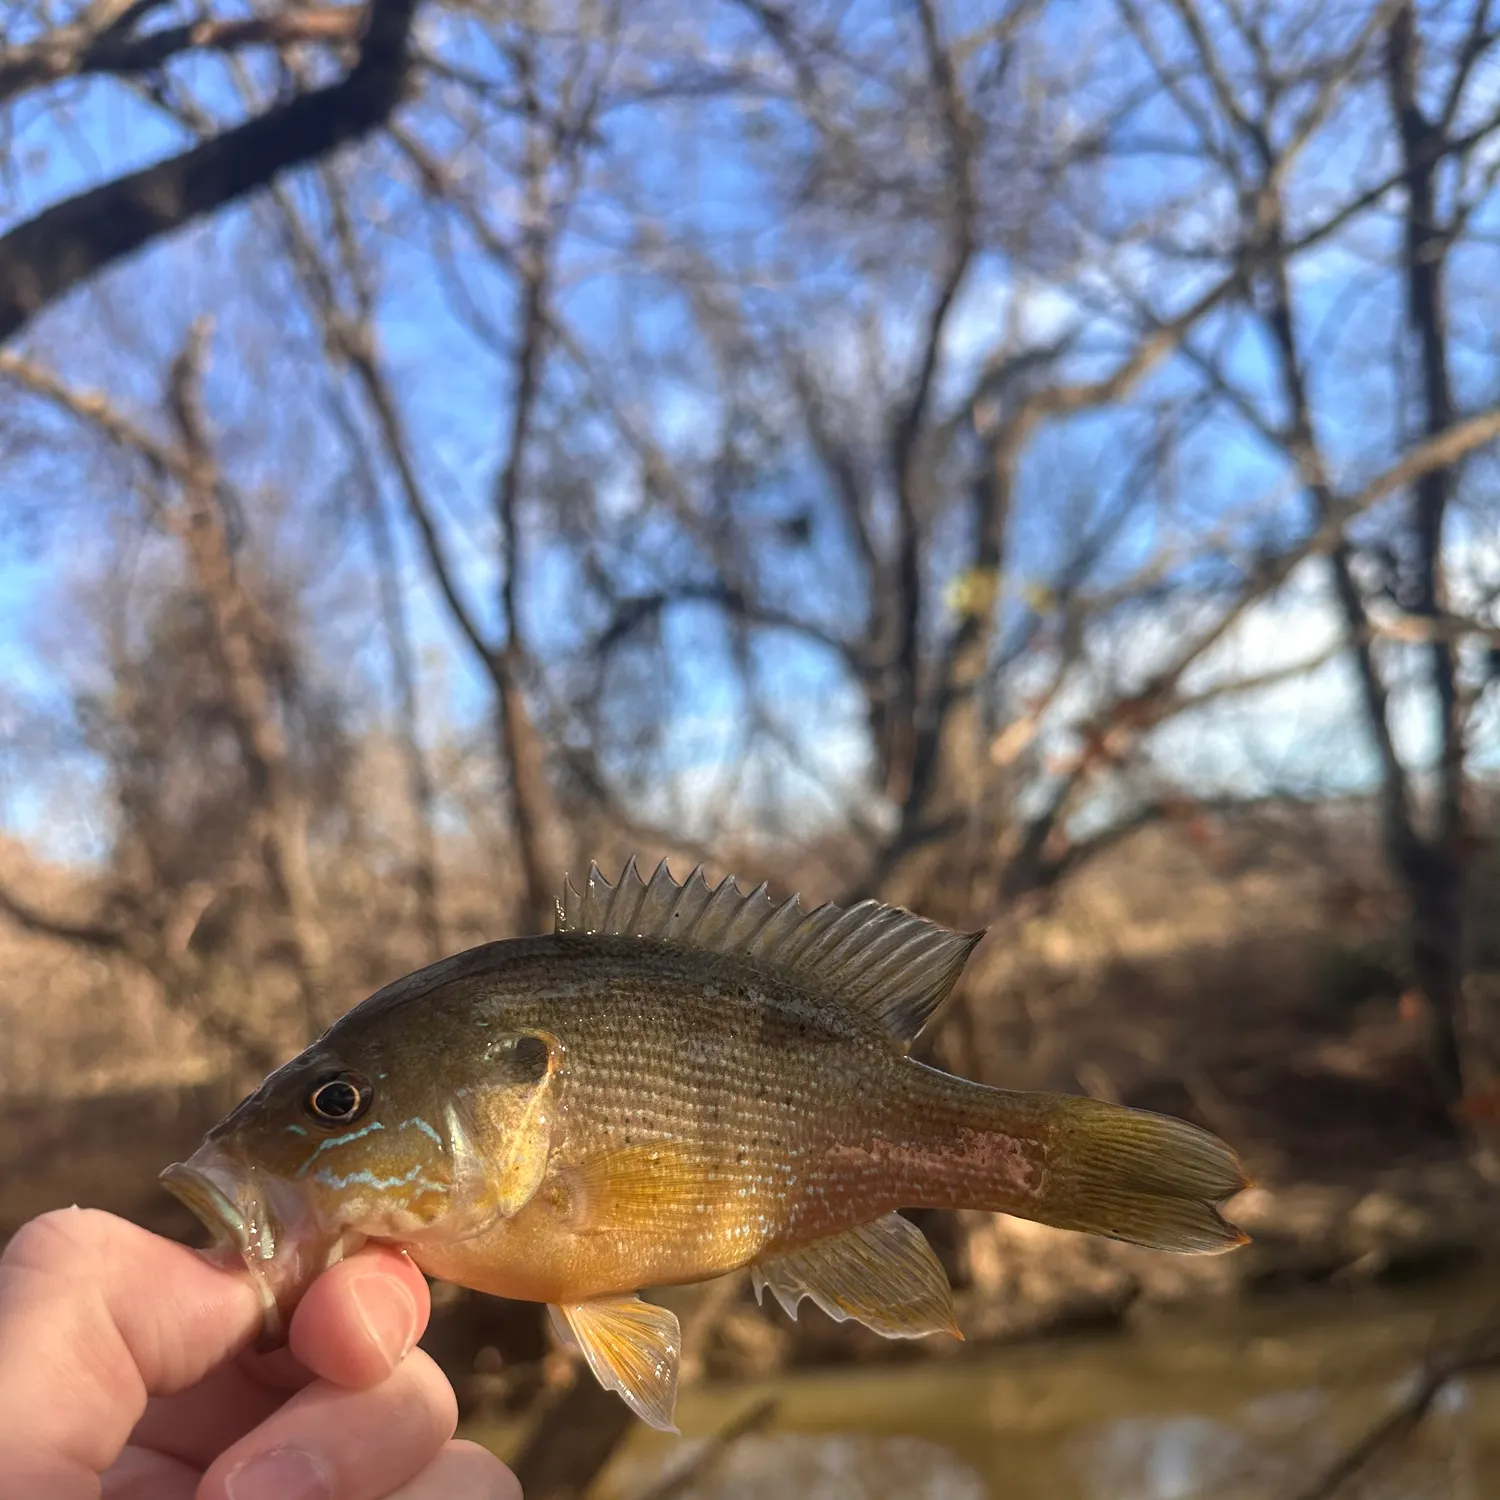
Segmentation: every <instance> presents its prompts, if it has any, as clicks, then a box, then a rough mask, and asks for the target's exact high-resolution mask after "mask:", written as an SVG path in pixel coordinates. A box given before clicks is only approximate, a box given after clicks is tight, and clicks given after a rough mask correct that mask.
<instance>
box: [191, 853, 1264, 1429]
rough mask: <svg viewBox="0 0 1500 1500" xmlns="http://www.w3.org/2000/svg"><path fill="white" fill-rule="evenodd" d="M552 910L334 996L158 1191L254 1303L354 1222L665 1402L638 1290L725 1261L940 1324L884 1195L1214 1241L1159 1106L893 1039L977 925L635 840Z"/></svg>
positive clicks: (1160, 1238)
mask: <svg viewBox="0 0 1500 1500" xmlns="http://www.w3.org/2000/svg"><path fill="white" fill-rule="evenodd" d="M557 927H558V930H557V931H556V932H555V933H553V934H550V935H547V936H543V937H535V938H519V939H513V940H509V941H505V942H498V943H490V944H487V945H485V946H483V947H480V948H476V949H473V950H471V951H469V952H467V953H463V954H459V955H457V956H456V957H454V958H450V959H446V960H443V961H442V962H440V963H437V964H434V965H431V966H429V967H428V968H426V969H423V970H420V971H418V972H417V973H415V974H412V975H409V976H407V977H406V978H404V979H401V980H398V981H397V982H396V983H395V984H393V985H390V986H387V988H386V989H384V990H382V991H380V992H379V993H377V994H376V995H373V996H371V997H370V998H369V999H368V1000H366V1001H364V1002H363V1003H362V1004H361V1005H359V1006H356V1007H355V1008H354V1009H353V1010H352V1011H350V1012H349V1013H348V1014H347V1015H346V1016H344V1017H343V1018H342V1019H341V1020H339V1021H338V1022H337V1023H335V1025H334V1026H333V1027H331V1028H330V1029H329V1031H328V1032H327V1033H325V1034H324V1036H323V1037H321V1038H319V1040H318V1041H317V1042H315V1043H314V1044H313V1045H312V1046H311V1047H309V1048H308V1049H307V1051H306V1052H304V1053H303V1054H301V1055H300V1056H299V1057H298V1058H295V1059H293V1061H292V1062H291V1063H289V1064H287V1065H286V1066H285V1067H284V1068H282V1069H280V1070H278V1071H277V1072H276V1073H274V1074H272V1075H271V1077H270V1078H268V1079H267V1080H266V1082H265V1083H264V1084H263V1085H262V1086H261V1088H260V1089H259V1090H257V1091H256V1093H255V1094H253V1095H252V1096H251V1097H250V1098H249V1099H247V1100H246V1101H245V1102H244V1103H243V1104H241V1105H240V1106H239V1107H238V1108H237V1109H236V1110H235V1111H233V1112H232V1113H231V1114H230V1115H229V1116H227V1117H226V1119H225V1120H224V1121H223V1122H221V1123H220V1125H218V1126H216V1127H215V1129H214V1130H213V1131H212V1132H210V1134H209V1136H208V1138H207V1140H206V1141H205V1143H204V1145H203V1147H202V1148H201V1149H200V1150H199V1151H198V1152H197V1153H196V1154H195V1155H194V1157H193V1158H192V1159H191V1160H190V1161H189V1162H188V1163H185V1164H179V1165H177V1166H174V1167H172V1168H169V1169H168V1171H167V1172H166V1173H164V1174H163V1180H164V1181H165V1182H166V1183H167V1185H168V1187H169V1188H171V1189H172V1190H173V1191H175V1192H177V1193H178V1194H179V1196H181V1197H182V1198H183V1199H184V1200H185V1201H187V1202H188V1203H189V1204H190V1205H191V1206H192V1207H194V1209H195V1211H197V1212H198V1213H199V1214H200V1216H201V1217H203V1218H204V1219H205V1221H207V1222H208V1223H209V1224H210V1225H211V1226H214V1227H215V1228H216V1229H218V1230H219V1231H220V1233H221V1234H222V1235H223V1236H224V1237H225V1238H227V1239H228V1240H229V1241H230V1242H231V1243H232V1245H233V1246H234V1248H235V1249H236V1250H237V1251H238V1252H239V1254H240V1255H242V1256H243V1258H244V1259H245V1261H246V1263H247V1264H248V1265H249V1266H250V1267H251V1269H252V1270H253V1271H255V1272H256V1274H257V1276H258V1279H259V1281H260V1284H261V1285H262V1288H263V1291H264V1294H265V1298H266V1304H267V1310H268V1318H269V1319H271V1320H273V1321H275V1322H276V1323H278V1324H279V1323H281V1322H282V1321H284V1318H285V1315H286V1313H287V1312H288V1311H289V1309H290V1307H291V1306H293V1305H294V1304H295V1301H296V1299H297V1298H298V1297H299V1296H300V1295H301V1292H302V1291H303V1290H305V1287H306V1285H307V1284H308V1283H309V1282H310V1280H311V1279H312V1277H313V1276H315V1275H316V1274H317V1273H318V1272H319V1271H320V1270H322V1269H323V1268H324V1267H326V1265H328V1264H330V1263H332V1261H333V1260H335V1259H337V1258H338V1257H339V1256H340V1255H341V1254H343V1253H347V1251H348V1250H349V1249H350V1248H352V1247H354V1246H357V1245H358V1244H359V1243H362V1242H363V1241H364V1240H366V1239H375V1240H382V1241H386V1242H389V1243H393V1244H398V1245H402V1246H404V1247H405V1248H406V1249H408V1251H409V1252H410V1254H411V1255H412V1257H413V1259H414V1260H415V1261H416V1263H417V1264H418V1265H419V1266H420V1267H421V1268H422V1269H423V1270H424V1271H426V1272H427V1273H428V1274H430V1275H433V1276H436V1277H439V1278H441V1279H444V1280H448V1281H451V1282H455V1283H457V1284H459V1285H462V1286H467V1287H471V1288H474V1289H476V1290H480V1291H485V1292H490V1293H493V1294H496V1295H499V1296H505V1297H512V1298H519V1299H523V1300H530V1301H537V1302H545V1303H548V1304H549V1305H550V1306H551V1307H552V1308H553V1310H554V1319H555V1321H556V1322H557V1324H558V1326H559V1327H560V1328H561V1329H562V1330H563V1331H564V1332H565V1333H566V1334H567V1336H569V1337H570V1338H571V1339H573V1340H574V1341H575V1342H577V1343H578V1344H579V1345H580V1346H581V1348H582V1350H583V1353H584V1354H585V1356H586V1357H587V1359H588V1361H589V1363H590V1365H591V1367H592V1368H593V1370H594V1372H595V1374H596V1375H597V1376H598V1377H599V1378H600V1379H601V1380H602V1381H603V1382H604V1384H606V1385H607V1386H609V1387H610V1388H612V1389H615V1390H618V1391H620V1393H621V1394H622V1396H624V1398H625V1399H626V1400H627V1401H628V1402H629V1403H630V1404H631V1406H632V1407H633V1409H634V1410H636V1412H637V1413H638V1414H639V1415H641V1416H642V1417H643V1418H645V1419H646V1420H647V1421H649V1422H651V1423H653V1424H654V1425H656V1426H660V1427H667V1428H670V1426H671V1414H672V1404H673V1400H674V1395H675V1378H676V1364H677V1356H678V1353H679V1340H678V1333H677V1325H676V1320H675V1318H674V1317H673V1316H672V1314H671V1313H669V1312H667V1311H666V1310H665V1309H663V1308H660V1307H656V1306H654V1305H653V1304H650V1303H647V1302H643V1301H641V1300H640V1299H639V1298H638V1296H637V1295H636V1294H637V1293H638V1292H639V1291H640V1290H642V1289H643V1288H652V1287H663V1286H671V1285H678V1284H685V1283H690V1282H697V1281H703V1280H706V1279H709V1278H711V1277H715V1276H718V1275H722V1274H724V1273H726V1272H729V1271H733V1270H736V1269H739V1268H742V1267H745V1266H750V1267H752V1268H753V1273H754V1280H755V1286H756V1291H757V1294H758V1295H759V1293H760V1292H761V1291H762V1290H763V1289H764V1288H765V1287H769V1288H770V1289H771V1291H772V1292H773V1294H774V1295H775V1296H776V1297H777V1298H778V1300H779V1301H780V1302H781V1303H782V1305H783V1306H784V1307H785V1308H786V1309H787V1310H788V1312H790V1313H791V1314H792V1315H793V1316H795V1315H796V1309H797V1304H798V1303H799V1302H800V1300H801V1299H802V1298H803V1297H810V1298H811V1299H812V1300H813V1301H814V1302H815V1303H816V1304H817V1305H819V1306H821V1307H822V1308H823V1309H824V1310H825V1311H827V1312H829V1313H830V1314H831V1315H832V1316H834V1317H836V1318H846V1317H852V1318H855V1319H857V1320H858V1321H861V1322H863V1323H865V1324H867V1325H868V1326H870V1327H872V1328H875V1329H876V1330H877V1331H878V1332H881V1333H883V1334H885V1335H887V1336H889V1337H909V1336H918V1335H923V1334H927V1333H933V1332H948V1333H952V1334H955V1335H956V1334H958V1328H957V1325H956V1323H955V1321H954V1315H953V1306H952V1297H951V1292H950V1290H949V1287H948V1283H947V1279H946V1277H945V1275H944V1273H943V1270H942V1267H941V1265H940V1264H939V1262H938V1261H937V1259H936V1257H935V1256H934V1255H933V1253H932V1251H931V1249H930V1247H929V1246H928V1245H927V1243H926V1241H925V1240H924V1239H923V1237H922V1235H921V1234H920V1232H919V1231H918V1230H917V1229H916V1228H915V1227H914V1226H913V1225H912V1224H911V1222H910V1221H909V1220H907V1219H905V1218H903V1217H901V1216H900V1214H899V1213H897V1212H896V1211H897V1210H898V1209H902V1208H926V1207H941V1208H977V1209H988V1210H991V1211H996V1212H1006V1213H1012V1214H1017V1215H1019V1216H1022V1217H1027V1218H1033V1219H1038V1220H1041V1221H1043V1222H1047V1223H1052V1224H1057V1225H1060V1226H1062V1227H1066V1228H1073V1229H1080V1230H1084V1231H1088V1232H1093V1233H1100V1234H1106V1235H1111V1236H1114V1237H1117V1238H1123V1239H1128V1240H1132V1241H1135V1242H1137V1243H1142V1244H1147V1245H1152V1246H1155V1247H1157V1248H1162V1249H1168V1250H1177V1251H1186V1252H1199V1251H1212V1250H1222V1249H1228V1248H1231V1247H1233V1246H1234V1245H1236V1244H1239V1243H1242V1242H1243V1240H1244V1238H1245V1237H1244V1236H1243V1235H1242V1234H1241V1233H1240V1232H1239V1231H1238V1230H1236V1229H1234V1228H1232V1227H1231V1226H1230V1225H1228V1224H1226V1222H1225V1221H1224V1219H1223V1218H1222V1217H1221V1216H1220V1214H1219V1212H1218V1210H1217V1207H1216V1205H1217V1204H1218V1203H1220V1202H1221V1201H1222V1200H1223V1199H1225V1198H1227V1197H1228V1196H1230V1195H1231V1194H1232V1193H1234V1192H1236V1191H1237V1190H1238V1189H1239V1188H1241V1187H1243V1186H1244V1185H1245V1178H1244V1174H1243V1172H1242V1170H1241V1168H1240V1166H1239V1164H1238V1162H1237V1161H1236V1160H1235V1158H1234V1156H1233V1153H1232V1152H1231V1151H1230V1150H1229V1148H1228V1147H1226V1146H1225V1145H1224V1144H1223V1143H1222V1142H1220V1141H1218V1140H1217V1139H1216V1138H1215V1137H1213V1136H1211V1135H1209V1134H1208V1133H1206V1132H1204V1131H1202V1130H1199V1129H1197V1127H1195V1126H1192V1125H1188V1124H1186V1123H1184V1122H1182V1121H1178V1120H1172V1119H1168V1118H1165V1117H1162V1116H1158V1115H1152V1114H1148V1113H1145V1112H1142V1111H1136V1110H1129V1109H1124V1108H1121V1107H1119V1106H1115V1105H1110V1104H1106V1103H1102V1102H1100V1101H1097V1100H1093V1099H1086V1098H1077V1097H1074V1096H1070V1095H1049V1094H1033V1093H1015V1092H1010V1091H1005V1090H999V1089H992V1088H987V1087H983V1086H981V1085H978V1084H974V1083H971V1082H968V1081H966V1080H963V1079H960V1078H956V1077H953V1076H952V1075H949V1074H946V1073H942V1072H939V1071H937V1070H935V1069H933V1068H929V1067H926V1066H924V1065H922V1064H920V1063H917V1062H916V1061H914V1060H913V1059H912V1058H911V1057H910V1056H909V1055H908V1052H909V1048H910V1044H911V1042H912V1040H913V1039H914V1038H915V1036H916V1035H917V1033H918V1031H919V1030H920V1029H921V1027H922V1025H923V1024H924V1023H925V1021H926V1020H927V1019H928V1017H929V1016H930V1015H931V1014H932V1012H933V1010H934V1009H935V1008H936V1006H937V1005H938V1004H940V1003H941V1001H942V999H943V998H944V997H945V996H946V995H947V993H948V992H949V991H950V989H951V988H952V986H953V984H954V982H955V981H956V979H957V977H958V974H959V972H960V971H961V969H962V967H963V964H964V962H965V960H966V959H967V957H968V955H969V953H970V951H971V950H972V948H973V946H974V944H975V943H976V942H977V941H978V939H979V936H981V935H980V934H967V935H965V934H958V933H953V932H949V931H947V930H945V929H943V928H941V927H938V926H936V925H935V924H932V923H929V922H926V921H924V920H922V919H921V918H919V917H915V916H913V915H911V914H910V913H907V912H904V911H899V910H897V909H895V908H891V907H884V906H879V905H877V904H875V903H873V902H869V903H864V904H862V905H861V906H858V907H854V908H852V909H850V910H848V911H842V910H840V909H839V908H837V907H832V906H825V907H821V908H818V909H817V910H816V911H813V912H808V911H806V910H804V909H803V908H802V907H801V906H800V904H799V903H798V902H797V901H796V900H795V898H793V900H791V901H789V902H786V903H783V904H781V905H779V906H778V905H774V904H773V903H772V902H771V901H770V899H769V898H768V897H767V896H766V895H765V893H764V888H762V889H761V890H759V891H756V892H753V893H751V894H750V895H749V896H745V895H743V894H742V893H741V892H740V891H739V890H738V888H737V887H736V886H735V885H734V882H733V881H732V880H726V881H725V882H724V883H723V884H721V885H720V886H718V887H716V888H712V889H711V888H710V887H709V886H708V885H707V883H706V882H705V881H704V880H703V878H702V875H701V873H700V872H698V871H695V872H694V873H693V875H692V876H690V877H689V879H688V880H687V881H686V882H684V883H682V884H681V885H679V884H678V883H677V882H675V881H674V880H673V879H672V878H671V876H670V874H669V873H668V871H667V869H666V866H665V865H662V866H661V867H660V868H659V869H658V870H657V872H656V874H655V875H654V876H653V877H652V879H651V881H650V882H649V883H647V882H644V881H642V880H641V879H640V877H639V876H638V875H637V874H636V873H635V868H634V863H633V862H632V863H631V864H630V865H627V867H626V870H625V873H624V874H623V875H622V877H621V879H620V881H619V882H618V883H617V884H615V885H610V884H609V883H608V882H606V881H605V880H603V878H602V877H601V876H600V875H599V874H598V872H597V870H594V871H591V874H590V879H589V881H588V883H587V886H586V889H585V891H584V892H583V893H582V894H581V895H580V894H579V893H577V892H575V891H574V890H573V889H572V887H571V886H568V887H567V889H566V893H565V897H564V900H563V901H562V902H561V903H560V904H559V912H558V924H557Z"/></svg>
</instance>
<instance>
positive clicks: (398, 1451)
mask: <svg viewBox="0 0 1500 1500" xmlns="http://www.w3.org/2000/svg"><path fill="white" fill-rule="evenodd" d="M457 1421H458V1405H457V1402H456V1401H455V1399H454V1396H453V1388H452V1386H450V1385H449V1384H448V1382H447V1380H446V1379H445V1378H444V1377H443V1373H442V1371H441V1370H439V1369H438V1367H437V1365H436V1364H434V1363H433V1361H432V1360H431V1359H430V1358H429V1357H428V1356H427V1355H426V1354H424V1353H423V1352H422V1351H421V1350H417V1351H416V1352H414V1353H413V1354H411V1355H409V1356H408V1357H407V1358H406V1359H404V1360H403V1361H402V1362H401V1364H400V1365H398V1366H397V1368H396V1370H395V1371H394V1373H393V1374H391V1375H390V1376H389V1377H388V1378H387V1379H385V1380H383V1381H381V1383H380V1384H379V1385H376V1386H371V1387H370V1388H369V1389H367V1390H363V1391H351V1390H345V1389H343V1388H341V1387H339V1386H336V1385H330V1384H328V1383H326V1382H324V1381H319V1382H317V1383H316V1384H315V1385H310V1386H308V1387H307V1389H306V1390H304V1391H299V1392H298V1393H297V1394H296V1395H295V1396H293V1397H292V1398H291V1399H290V1400H289V1401H288V1402H287V1403H286V1405H285V1406H283V1407H282V1408H281V1410H280V1411H278V1412H276V1413H275V1414H274V1415H273V1416H271V1417H269V1418H267V1419H266V1421H264V1422H263V1423H261V1425H260V1426H259V1427H257V1428H256V1429H255V1431H254V1432H252V1433H250V1434H249V1435H248V1436H246V1437H244V1438H242V1439H241V1440H240V1441H239V1442H238V1443H236V1444H234V1446H233V1447H231V1448H230V1449H229V1450H228V1451H227V1452H226V1453H223V1454H221V1455H220V1456H219V1457H218V1458H217V1459H216V1460H215V1461H214V1463H213V1464H212V1465H211V1466H210V1467H209V1470H208V1472H207V1474H205V1475H204V1477H203V1483H202V1485H201V1486H200V1487H199V1490H198V1500H333V1497H334V1496H337V1497H338V1500H377V1497H383V1496H386V1495H389V1494H390V1492H391V1490H393V1489H395V1488H396V1487H398V1486H399V1485H402V1484H404V1483H406V1481H407V1480H409V1479H412V1478H414V1477H415V1476H416V1475H417V1474H419V1473H421V1471H422V1470H423V1469H424V1468H426V1467H427V1465H428V1464H430V1463H431V1462H432V1461H433V1460H434V1459H435V1458H436V1457H437V1455H438V1454H439V1452H441V1451H442V1448H443V1445H444V1444H445V1443H446V1442H447V1441H448V1439H449V1438H450V1437H452V1436H453V1429H454V1427H455V1425H456V1424H457Z"/></svg>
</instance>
